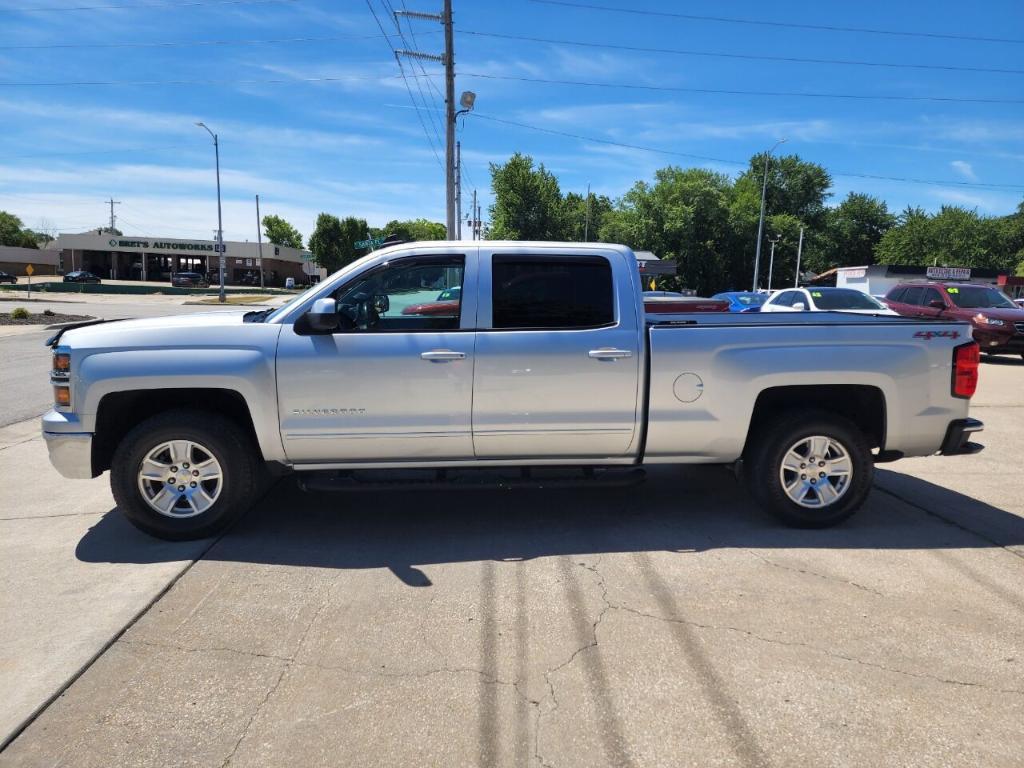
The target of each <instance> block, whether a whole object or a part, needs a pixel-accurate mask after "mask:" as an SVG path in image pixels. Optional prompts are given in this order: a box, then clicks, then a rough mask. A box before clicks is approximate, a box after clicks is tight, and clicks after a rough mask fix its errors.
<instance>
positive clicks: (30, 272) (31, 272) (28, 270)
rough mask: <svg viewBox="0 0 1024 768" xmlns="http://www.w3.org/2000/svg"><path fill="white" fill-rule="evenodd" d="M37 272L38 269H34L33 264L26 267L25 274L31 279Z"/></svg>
mask: <svg viewBox="0 0 1024 768" xmlns="http://www.w3.org/2000/svg"><path fill="white" fill-rule="evenodd" d="M35 272H36V268H35V267H33V266H32V265H31V264H29V265H28V266H26V267H25V274H26V275H28V276H29V277H32V275H34V274H35Z"/></svg>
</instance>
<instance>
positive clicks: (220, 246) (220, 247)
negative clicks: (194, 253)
mask: <svg viewBox="0 0 1024 768" xmlns="http://www.w3.org/2000/svg"><path fill="white" fill-rule="evenodd" d="M196 125H198V126H199V127H200V128H203V129H205V130H206V132H207V133H208V134H210V136H212V137H213V157H214V161H215V162H216V164H217V246H216V247H217V255H218V256H220V291H219V292H218V294H217V300H218V301H220V303H221V304H223V303H224V302H225V301H226V300H227V297H226V296H225V295H224V268H225V267H226V266H227V264H226V262H227V259H226V258H225V256H224V222H223V219H222V217H221V213H220V142H219V141H218V140H217V134H216V133H214V132H213V131H211V130H210V127H209V126H208V125H207V124H206V123H196Z"/></svg>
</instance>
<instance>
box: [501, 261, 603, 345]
mask: <svg viewBox="0 0 1024 768" xmlns="http://www.w3.org/2000/svg"><path fill="white" fill-rule="evenodd" d="M491 285H492V287H491V301H492V307H493V327H494V328H505V329H512V328H524V329H549V330H550V329H572V328H599V327H601V326H607V325H613V324H614V323H615V290H614V287H613V284H612V269H611V264H610V263H609V262H608V260H607V259H604V258H601V257H583V258H574V257H563V258H558V257H547V256H511V255H510V256H494V257H493V261H492V267H491Z"/></svg>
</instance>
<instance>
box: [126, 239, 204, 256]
mask: <svg viewBox="0 0 1024 768" xmlns="http://www.w3.org/2000/svg"><path fill="white" fill-rule="evenodd" d="M110 247H111V248H142V249H144V250H147V251H210V252H213V251H216V250H217V247H216V245H215V244H214V243H203V242H171V241H168V240H125V239H121V238H113V237H112V238H111V239H110Z"/></svg>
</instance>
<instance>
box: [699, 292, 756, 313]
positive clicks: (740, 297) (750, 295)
mask: <svg viewBox="0 0 1024 768" xmlns="http://www.w3.org/2000/svg"><path fill="white" fill-rule="evenodd" d="M711 298H713V299H724V300H725V301H728V302H729V311H730V312H760V311H761V305H762V304H764V303H765V301H767V300H768V294H767V293H754V292H753V291H725V292H724V293H716V294H715V295H714V296H712V297H711Z"/></svg>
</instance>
